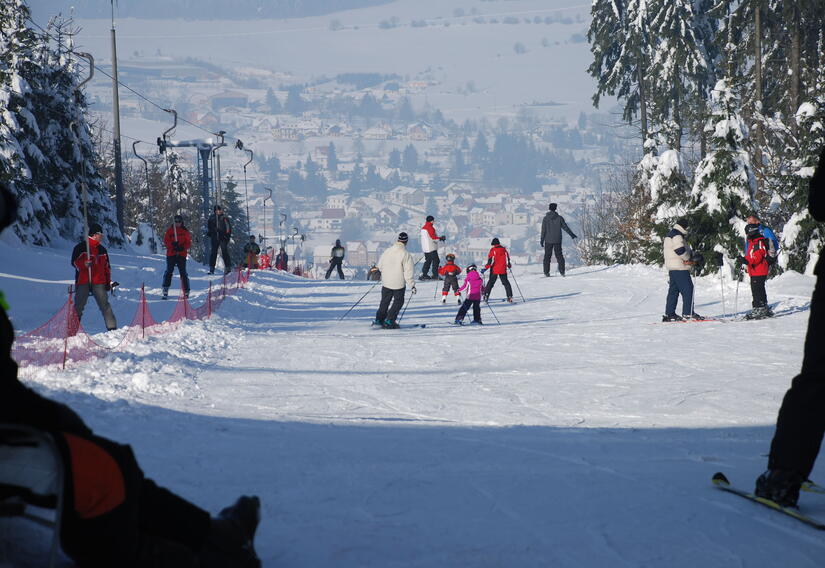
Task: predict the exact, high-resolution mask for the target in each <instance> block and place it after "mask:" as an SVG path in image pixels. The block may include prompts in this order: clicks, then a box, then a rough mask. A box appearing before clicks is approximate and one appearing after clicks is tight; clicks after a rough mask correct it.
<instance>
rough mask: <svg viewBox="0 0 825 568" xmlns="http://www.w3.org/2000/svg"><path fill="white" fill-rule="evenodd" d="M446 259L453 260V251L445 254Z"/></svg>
mask: <svg viewBox="0 0 825 568" xmlns="http://www.w3.org/2000/svg"><path fill="white" fill-rule="evenodd" d="M447 260H448V261H449V260H455V255H454V254H453V253H450V254H448V255H447Z"/></svg>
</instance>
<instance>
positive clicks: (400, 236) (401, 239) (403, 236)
mask: <svg viewBox="0 0 825 568" xmlns="http://www.w3.org/2000/svg"><path fill="white" fill-rule="evenodd" d="M408 240H409V237H408V236H407V233H404V232H403V231H402V232H401V233H398V242H399V243H404V244H407V241H408Z"/></svg>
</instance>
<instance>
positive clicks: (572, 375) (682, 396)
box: [0, 245, 825, 568]
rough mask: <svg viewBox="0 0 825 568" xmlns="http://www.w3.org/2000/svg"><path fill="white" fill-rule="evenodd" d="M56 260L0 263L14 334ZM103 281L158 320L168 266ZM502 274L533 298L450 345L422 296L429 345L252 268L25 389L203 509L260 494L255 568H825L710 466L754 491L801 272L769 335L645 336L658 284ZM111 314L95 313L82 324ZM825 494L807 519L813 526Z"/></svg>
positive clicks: (365, 311) (53, 277)
mask: <svg viewBox="0 0 825 568" xmlns="http://www.w3.org/2000/svg"><path fill="white" fill-rule="evenodd" d="M63 253H65V254H63ZM63 253H61V252H59V251H58V252H57V253H55V252H53V251H43V250H35V249H25V250H19V249H14V248H10V247H8V246H6V245H0V258H2V264H3V266H4V267H5V272H6V273H7V274H0V289H2V290H3V291H4V292H5V293H6V295H7V297H8V299H9V302H10V304H11V315H12V316H13V319H14V322H15V325H16V327H17V329H18V331H19V332H22V331H28V330H30V329H32V328H33V327H35V326H36V325H38V324H40V323H42V322H43V321H44V320H45V319H47V318H48V316H49V315H50V314H51V313H52V312H53V311H55V310H57V308H58V307H59V306H60V304H61V302H62V299H63V296H62V294H63V293H64V289H65V281H66V279H67V278H69V277H70V269H69V266H68V261H67V260H66V258H65V257H67V256H68V251H63ZM467 260H468V259H459V264H462V265H464V264H466V263H467ZM113 262H114V264H115V266H116V270H115V276H114V278H115V279H117V280H119V281H120V282H121V283H122V284H123V290H122V292H120V294H121V295H120V296H119V297H118V298H117V299H116V300H115V302H114V305H115V310H116V313H117V315H118V318H119V320H120V321H121V322H126V321H129V319H130V318H131V315H132V312H133V310H134V308H135V305H136V300H137V287H138V286H139V285H140V282H141V281H142V280H144V279H145V280H146V284H147V292H148V293H149V294H150V295H152V296H153V298H152V300H151V310H152V312H153V315H154V316H155V318H156V319H163V318H165V317H168V315H169V314H170V313H171V310H172V304H173V302H171V301H167V302H163V301H161V300H159V299H157V298H158V292H159V279H160V274H161V271H162V268H161V259H160V258H147V257H135V256H130V255H125V254H115V255H113ZM515 268H516V277H517V279H518V284H519V286H520V287H521V291H522V292H523V293H524V296H525V297H526V298H527V302H526V303H516V304H514V305H507V304H505V303H500V302H493V303H491V304H490V307H491V308H492V309H493V310H495V315H496V316H497V317H498V319H499V320H500V322H501V325H496V322H495V319H494V318H493V314H492V312H491V310H490V309H489V308H486V307H485V308H484V309H483V312H482V314H483V318H484V323H485V325H484V327H482V328H476V327H469V326H465V327H461V328H457V327H453V326H452V325H450V322H451V321H452V320H453V317H454V315H455V310H456V308H457V306H456V305H454V304H448V305H446V306H443V305H442V304H441V303H440V300H439V301H434V300H433V291H434V288H433V287H434V286H435V284H434V283H432V282H429V283H422V284H420V285H419V287H418V288H419V293H418V294H417V295H416V296H415V297H413V299H412V300H411V302H410V304H409V309H408V310H407V312H406V315H405V317H404V322H406V323H426V324H427V327H426V328H425V329H421V328H413V329H407V330H400V331H383V330H373V329H370V327H369V321H370V320H371V318H372V315H373V313H374V310H375V307H376V305H377V301H378V297H379V294H378V289H377V288H376V289H375V290H373V291H372V292H369V293H368V294H367V296H366V298H365V299H364V301H363V303H362V304H361V305H360V306H359V307H357V308H355V309H354V310H353V311H352V313H351V314H350V315H349V317H348V318H346V319H345V320H343V321H339V319H338V318H339V317H340V316H341V315H343V314H344V312H345V311H346V310H347V309H348V308H349V307H350V306H351V305H352V304H353V303H355V301H356V300H358V298H359V297H361V296H362V295H363V294H364V293H366V292H368V291H369V290H370V287H371V286H372V283H366V282H338V281H326V282H325V281H309V280H303V279H298V278H294V277H291V276H283V275H277V274H275V273H256V274H255V275H253V277H252V280H251V282H250V284H249V285H248V288H247V289H246V290H243V291H241V292H240V293H239V294H237V295H236V296H233V297H230V298H229V299H228V300H227V301H226V302H225V303H224V305H223V307H222V309H221V312H220V313H219V314H218V315H217V316H216V317H214V318H213V319H212V320H209V321H201V322H189V323H186V324H184V325H183V326H182V327H180V328H179V329H178V330H177V331H175V332H172V333H170V334H167V335H162V336H157V337H152V338H149V339H147V340H145V341H142V342H139V343H135V344H132V346H131V347H129V348H128V351H126V352H116V353H112V354H111V355H109V356H107V357H106V358H104V359H101V360H96V361H92V362H89V363H86V364H82V365H76V366H74V367H72V368H71V369H69V370H66V371H63V372H58V371H48V372H46V371H38V370H36V369H35V370H31V369H30V370H28V374H29V378H28V379H27V381H28V382H29V384H32V385H33V386H34V387H35V388H37V389H38V390H39V391H41V392H43V393H45V394H48V395H50V396H53V397H55V398H57V399H59V400H62V401H65V402H67V403H69V404H71V405H72V406H73V407H74V408H76V409H77V410H78V411H79V413H80V414H81V415H82V416H83V418H84V419H85V420H86V421H87V422H88V423H89V424H90V425H91V426H92V427H93V428H94V429H95V430H96V431H97V432H98V433H99V434H101V435H104V436H108V437H111V438H114V439H116V440H120V441H124V442H128V443H130V444H132V445H133V446H134V448H135V450H136V453H137V456H138V458H139V460H140V462H141V464H142V465H143V467H144V470H145V471H146V472H147V474H148V475H149V476H150V477H153V478H154V479H156V480H157V481H158V482H160V483H161V484H164V485H166V486H168V487H170V488H172V489H173V490H175V491H177V492H179V493H181V494H182V495H184V496H186V497H187V498H190V499H192V500H193V501H195V502H196V503H198V504H200V505H202V506H203V507H205V508H207V509H209V510H211V511H213V512H215V511H217V510H218V509H220V508H221V507H222V506H225V505H226V504H228V503H230V502H232V501H233V500H234V499H235V498H236V497H237V495H239V494H241V493H255V494H258V495H260V496H261V498H262V501H263V519H262V522H261V525H260V529H259V533H258V539H257V547H258V551H259V553H260V555H261V557H262V559H263V560H264V565H265V566H305V567H316V566H338V567H342V566H353V567H354V566H359V567H360V566H381V567H388V566H427V567H431V566H507V567H509V566H557V567H576V568H581V567H594V568H595V567H603V566H627V567H638V566H650V567H660V566H662V567H664V566H667V567H681V566H684V567H696V566H705V567H729V566H777V565H785V566H794V567H805V566H820V565H821V563H822V558H823V555H825V542H823V540H822V538H821V535H820V534H818V533H816V532H815V531H812V530H810V529H808V528H806V527H803V526H802V525H800V524H798V523H796V522H795V521H793V520H791V519H787V518H785V517H782V516H780V515H776V514H774V513H771V512H770V511H767V510H764V509H762V508H758V507H757V506H755V505H752V504H750V503H747V502H745V501H743V500H740V499H736V498H735V497H733V496H729V495H726V494H723V493H721V492H719V491H718V490H716V489H714V488H713V487H712V486H711V484H710V477H711V475H712V474H713V473H714V472H715V471H717V470H723V471H725V472H727V473H728V474H729V477H730V478H731V480H732V481H733V482H734V483H736V484H739V485H742V486H745V487H750V486H751V484H752V482H753V480H754V479H755V477H756V476H757V475H758V474H759V473H760V472H761V471H762V469H764V467H765V463H766V457H765V454H766V452H767V450H768V445H769V442H770V438H771V436H772V433H773V423H774V419H775V416H776V412H777V410H778V408H779V403H780V401H781V397H782V395H783V393H784V391H785V389H786V388H787V386H788V384H789V382H790V379H791V378H792V376H793V375H794V374H795V373H796V371H797V370H798V368H799V365H800V361H801V355H802V341H803V337H804V331H805V325H806V321H807V317H808V302H809V299H810V293H811V289H812V287H813V279H812V278H809V277H804V276H799V275H784V276H782V277H780V278H777V279H774V280H772V281H770V282H769V284H768V296H769V299H770V300H771V303H772V305H773V306H774V310H775V311H776V312H777V315H778V316H779V317H776V318H775V319H772V320H766V321H758V322H732V321H728V322H708V323H699V324H660V323H656V322H657V321H658V320H659V318H660V316H661V312H662V309H663V304H664V295H665V292H666V281H665V274H664V273H663V272H662V271H660V270H657V269H654V268H649V267H638V266H633V267H627V266H614V267H580V268H575V269H572V270H569V272H568V276H567V277H566V278H560V277H552V278H544V277H543V276H542V275H541V268H540V267H538V266H526V267H525V266H516V267H515ZM191 270H192V273H193V275H195V279H194V281H193V287H194V290H195V291H196V294H195V297H194V298H193V302H194V303H196V304H199V300H198V299H197V298H198V297H199V294H203V291H204V289H205V287H206V285H207V282H208V281H207V279H206V275H205V273H204V271H203V270H202V269H200V268H199V269H198V270H196V267H195V266H191ZM176 282H177V280H176ZM725 284H726V288H725V300H726V311H727V312H731V311H732V304H733V298H734V293H735V287H734V285H733V284H731V283H730V282H726V283H725ZM501 295H503V292H502V291H501V289H500V288H498V289H497V290H496V291H495V292H494V294H493V296H494V297H500V296H501ZM517 297H518V294H517ZM749 303H750V293H749V289H748V286H747V282H745V283H743V284H742V285H741V286H740V289H739V297H738V307H739V310H740V311H744V309H745V308H746V306H748V305H749ZM696 310H697V311H698V312H700V313H702V314H704V315H708V316H720V315H722V312H723V308H722V303H721V289H720V283H719V281H718V280H716V279H711V278H705V279H701V280H700V281H699V282H698V288H697V306H696ZM100 319H101V318H100V314H99V312H98V310H97V308H96V306H95V305H94V304H93V303H90V304H89V306H88V307H87V315H85V316H84V323H85V324H88V326H89V328H90V329H91V331H93V332H99V331H100V330H101V328H102V322H101V321H100ZM119 333H122V331H119V332H115V333H114V334H110V335H113V336H117V335H118V334H119ZM96 337H97V338H98V339H99V340H100V341H104V342H107V343H114V342H115V339H116V337H104V336H102V335H100V336H96ZM814 478H820V480H822V479H823V478H825V472H823V469H822V466H820V467H818V468H817V469H816V470H815V471H814ZM818 499H820V498H818V497H816V496H810V495H804V496H803V498H802V506H803V508H804V509H805V510H807V511H809V512H812V513H817V514H819V516H820V517H821V518H825V500H821V499H820V500H818ZM21 535H22V539H21V538H20V537H21ZM40 536H44V533H40V532H39V529H37V528H33V527H32V526H30V525H28V524H24V523H23V524H21V522H20V521H15V522H12V523H9V522H8V521H4V522H3V523H2V524H0V537H2V542H3V545H2V547H0V565H2V564H3V562H2V560H3V559H4V558H5V559H6V562H7V564H8V563H11V565H13V566H24V565H39V564H38V563H37V561H35V560H32V556H31V555H32V554H34V552H36V551H42V552H43V553H45V544H44V542H38V540H39V539H40ZM40 540H43V539H40ZM21 543H22V544H21ZM21 546H23V548H25V549H26V551H25V554H23V553H21V551H20V550H19V549H20V547H21ZM38 547H39V548H38ZM32 549H36V550H34V551H33V550H32ZM21 556H23V557H25V556H28V558H29V560H28V564H27V562H26V561H23V560H22V559H21ZM41 558H42V556H41ZM65 565H67V563H66V564H65Z"/></svg>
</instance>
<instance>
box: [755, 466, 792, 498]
mask: <svg viewBox="0 0 825 568" xmlns="http://www.w3.org/2000/svg"><path fill="white" fill-rule="evenodd" d="M803 481H804V479H803V477H802V476H801V475H800V474H798V473H796V472H795V471H789V470H785V469H769V470H768V471H766V472H765V473H763V474H762V475H760V476H759V477H758V478H757V479H756V489H755V490H754V493H755V494H756V496H757V497H762V498H763V499H768V500H770V501H773V502H774V503H776V504H777V505H780V506H782V507H796V502H797V501H798V500H799V488H800V486H801V485H802V482H803Z"/></svg>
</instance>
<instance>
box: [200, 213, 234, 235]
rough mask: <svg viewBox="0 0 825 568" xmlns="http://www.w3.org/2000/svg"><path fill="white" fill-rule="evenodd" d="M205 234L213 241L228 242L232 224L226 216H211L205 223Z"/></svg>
mask: <svg viewBox="0 0 825 568" xmlns="http://www.w3.org/2000/svg"><path fill="white" fill-rule="evenodd" d="M206 229H207V230H206V234H207V235H209V238H210V239H212V240H213V241H217V240H222V241H228V240H229V238H230V237H231V236H232V223H231V222H230V221H229V217H227V216H226V215H215V214H214V213H213V214H212V216H211V217H209V221H207V223H206Z"/></svg>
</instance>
